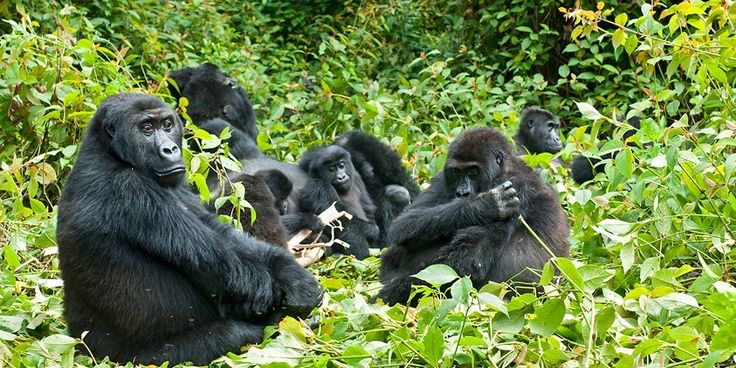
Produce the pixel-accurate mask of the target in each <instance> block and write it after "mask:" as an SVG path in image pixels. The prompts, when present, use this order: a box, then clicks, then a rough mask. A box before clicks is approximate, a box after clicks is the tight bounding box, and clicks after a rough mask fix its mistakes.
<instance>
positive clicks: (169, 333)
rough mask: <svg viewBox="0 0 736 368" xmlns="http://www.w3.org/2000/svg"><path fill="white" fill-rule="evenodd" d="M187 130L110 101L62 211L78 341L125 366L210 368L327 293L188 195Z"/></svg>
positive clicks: (134, 100) (149, 110)
mask: <svg viewBox="0 0 736 368" xmlns="http://www.w3.org/2000/svg"><path fill="white" fill-rule="evenodd" d="M182 129H183V127H182V122H181V120H180V119H179V117H178V116H177V115H176V113H175V112H174V111H173V110H172V109H171V108H170V107H169V106H168V105H166V104H165V103H164V102H163V101H161V100H160V99H159V98H157V97H154V96H151V95H146V94H120V95H116V96H112V97H109V98H107V99H106V100H105V101H104V102H103V103H102V104H101V105H100V106H99V108H98V110H97V112H96V113H95V114H94V116H93V117H92V119H91V120H90V123H89V126H88V128H87V131H86V135H85V138H84V140H83V142H82V145H81V149H80V152H79V155H78V157H77V160H76V162H75V164H74V168H73V170H72V171H71V173H70V175H69V177H68V179H67V181H66V184H65V186H64V189H63V191H62V194H61V199H60V201H59V210H58V219H57V220H58V225H57V232H56V236H57V241H58V246H59V266H60V268H61V272H62V277H63V279H64V294H65V297H64V315H65V317H66V319H67V322H68V327H69V333H70V334H71V335H72V336H74V337H78V338H79V337H81V336H83V335H84V341H85V343H86V346H87V347H88V348H89V350H90V351H91V353H92V354H94V355H95V356H99V357H103V356H109V357H110V358H111V359H112V360H114V361H118V362H125V361H135V362H136V363H139V364H156V365H159V364H161V363H163V362H164V361H169V362H170V363H171V364H172V365H175V364H179V363H181V362H186V361H191V362H193V363H195V364H197V365H204V364H207V363H209V362H210V361H211V360H213V359H215V358H217V357H218V356H220V355H223V354H225V353H227V352H238V351H239V350H240V348H241V347H242V346H243V345H244V344H246V343H258V342H260V341H261V339H262V335H263V328H264V326H266V325H271V324H274V323H276V322H277V321H279V320H280V319H281V318H282V317H283V316H285V315H291V316H298V317H304V316H306V315H308V314H309V313H310V311H311V310H312V309H313V308H314V307H315V306H317V305H318V304H319V303H320V300H321V297H322V289H321V287H320V286H319V284H318V283H317V281H316V280H315V277H314V276H313V275H311V274H310V273H309V272H307V271H306V270H305V269H304V268H302V267H301V266H299V265H298V264H297V263H296V262H295V260H294V257H293V256H292V255H291V254H289V252H287V251H286V250H285V249H281V248H279V247H275V246H273V245H270V244H268V243H265V242H262V241H260V240H257V239H254V238H253V237H251V236H249V235H247V234H244V233H241V232H238V231H235V229H234V228H232V227H231V226H228V225H225V224H223V223H221V222H220V221H219V220H218V219H217V217H216V216H215V215H214V214H212V213H211V212H209V211H207V209H205V207H204V206H203V205H202V204H201V203H200V202H199V198H198V197H197V196H196V195H195V194H193V193H192V192H191V191H189V189H188V188H187V187H186V186H185V185H184V181H183V178H184V163H183V160H182V153H181V149H180V146H181V143H182Z"/></svg>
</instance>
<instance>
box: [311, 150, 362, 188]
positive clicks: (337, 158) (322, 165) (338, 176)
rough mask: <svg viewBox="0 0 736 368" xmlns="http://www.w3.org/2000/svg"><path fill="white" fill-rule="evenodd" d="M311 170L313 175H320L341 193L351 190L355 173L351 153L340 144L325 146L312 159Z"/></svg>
mask: <svg viewBox="0 0 736 368" xmlns="http://www.w3.org/2000/svg"><path fill="white" fill-rule="evenodd" d="M310 172H311V175H312V176H313V177H319V178H320V179H322V180H323V181H324V182H325V183H330V184H332V186H333V187H334V188H335V190H337V192H338V193H340V194H344V193H347V192H348V191H349V190H350V187H351V185H352V183H353V176H354V175H355V169H354V168H353V164H352V163H351V161H350V153H348V151H346V150H345V149H344V148H342V147H339V146H329V147H327V148H325V149H324V150H323V151H322V152H321V153H320V154H319V156H318V157H316V158H315V159H314V160H313V161H312V163H311V165H310Z"/></svg>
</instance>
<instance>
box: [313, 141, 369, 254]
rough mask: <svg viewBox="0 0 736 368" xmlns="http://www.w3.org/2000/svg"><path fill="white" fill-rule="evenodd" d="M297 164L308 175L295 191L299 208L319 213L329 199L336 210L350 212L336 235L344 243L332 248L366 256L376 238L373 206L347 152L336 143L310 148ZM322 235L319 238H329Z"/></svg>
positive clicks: (336, 250) (334, 245)
mask: <svg viewBox="0 0 736 368" xmlns="http://www.w3.org/2000/svg"><path fill="white" fill-rule="evenodd" d="M299 166H300V167H301V168H302V169H303V170H304V171H306V172H307V173H308V174H309V176H310V177H311V179H310V181H309V182H308V183H307V184H306V185H305V186H304V188H303V189H302V190H301V192H300V193H299V209H300V210H301V211H303V212H307V213H313V214H319V213H321V212H322V211H324V210H325V209H327V208H328V207H329V206H330V205H331V204H332V203H333V202H336V205H335V207H336V208H337V210H338V211H346V212H347V213H349V214H351V215H353V219H352V220H346V219H343V220H341V221H342V223H343V226H344V230H342V231H341V232H339V233H337V234H336V237H337V238H338V239H341V240H343V241H345V242H346V243H348V244H349V245H350V247H348V248H347V249H345V248H343V247H342V246H341V245H340V244H333V246H332V247H331V248H332V251H333V252H337V253H344V254H352V255H354V256H355V257H356V258H358V259H363V258H365V257H367V256H368V247H369V244H370V243H372V242H375V241H376V239H378V234H379V230H378V226H377V225H376V222H375V211H376V206H375V205H374V204H373V201H371V199H370V197H369V196H368V192H367V191H366V188H365V185H364V184H363V181H362V179H361V177H360V175H358V173H357V172H356V171H355V168H354V167H353V164H352V161H351V160H350V153H348V151H346V150H345V149H343V148H342V147H339V146H334V145H333V146H328V147H319V148H313V149H312V150H310V151H308V152H307V153H306V154H305V155H304V156H303V157H302V159H301V161H300V162H299ZM327 235H329V234H323V239H325V238H326V239H327V240H328V239H329V237H328V236H327Z"/></svg>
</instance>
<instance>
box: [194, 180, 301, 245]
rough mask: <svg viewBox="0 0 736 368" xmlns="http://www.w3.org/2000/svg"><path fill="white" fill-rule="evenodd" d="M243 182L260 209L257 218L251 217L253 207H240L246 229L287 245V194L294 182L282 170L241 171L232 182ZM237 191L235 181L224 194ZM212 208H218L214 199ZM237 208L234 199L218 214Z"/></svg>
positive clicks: (254, 234) (272, 242)
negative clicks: (249, 172)
mask: <svg viewBox="0 0 736 368" xmlns="http://www.w3.org/2000/svg"><path fill="white" fill-rule="evenodd" d="M238 182H239V183H242V184H243V186H244V187H245V198H246V200H247V201H248V203H250V205H251V206H252V207H253V209H254V210H255V212H256V216H255V220H252V218H251V211H250V208H245V207H244V208H242V209H241V211H240V224H241V225H242V226H243V230H244V231H246V232H247V233H249V234H251V235H252V236H253V237H254V238H257V239H261V240H263V241H265V242H268V243H271V244H275V245H279V246H281V247H284V248H286V243H287V242H288V240H289V239H288V234H287V231H286V228H285V227H284V225H282V223H281V215H283V214H285V213H286V198H285V197H286V196H287V195H289V193H290V192H291V182H290V181H289V179H288V178H287V177H286V176H285V175H284V174H282V173H281V172H279V171H276V170H268V171H261V172H258V173H256V175H248V174H243V173H239V174H236V175H234V176H233V177H231V178H230V183H238ZM232 192H233V188H232V184H226V190H225V191H224V193H223V196H228V195H230V194H231V193H232ZM208 208H209V209H210V210H212V211H215V208H214V202H211V203H210V204H209V205H208ZM234 211H235V209H234V206H233V204H232V203H230V201H226V202H225V203H224V204H223V205H222V206H221V207H220V208H219V209H218V210H217V213H218V214H224V215H229V216H232V217H235V216H236V215H235V213H234Z"/></svg>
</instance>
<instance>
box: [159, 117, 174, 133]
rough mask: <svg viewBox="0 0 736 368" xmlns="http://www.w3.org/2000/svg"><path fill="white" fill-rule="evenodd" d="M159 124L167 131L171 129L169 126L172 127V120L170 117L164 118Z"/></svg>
mask: <svg viewBox="0 0 736 368" xmlns="http://www.w3.org/2000/svg"><path fill="white" fill-rule="evenodd" d="M161 126H162V127H163V128H164V130H166V131H168V130H171V128H173V127H174V122H173V121H171V119H169V118H167V119H166V120H164V121H163V123H162V124H161Z"/></svg>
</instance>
